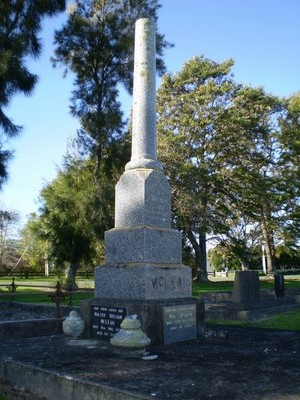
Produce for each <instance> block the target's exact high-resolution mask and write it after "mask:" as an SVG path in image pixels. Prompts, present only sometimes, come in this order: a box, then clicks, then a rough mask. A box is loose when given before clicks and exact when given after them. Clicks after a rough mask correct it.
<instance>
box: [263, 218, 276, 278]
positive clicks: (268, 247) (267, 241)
mask: <svg viewBox="0 0 300 400" xmlns="http://www.w3.org/2000/svg"><path fill="white" fill-rule="evenodd" d="M261 229H262V235H263V241H264V246H265V251H266V264H267V275H272V274H273V273H274V272H275V243H274V234H273V230H271V229H268V227H267V224H266V221H263V222H262V223H261Z"/></svg>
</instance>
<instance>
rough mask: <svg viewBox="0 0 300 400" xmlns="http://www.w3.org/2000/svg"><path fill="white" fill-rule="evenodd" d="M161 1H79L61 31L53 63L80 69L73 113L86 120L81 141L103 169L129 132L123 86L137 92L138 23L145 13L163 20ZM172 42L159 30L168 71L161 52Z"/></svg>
mask: <svg viewBox="0 0 300 400" xmlns="http://www.w3.org/2000/svg"><path fill="white" fill-rule="evenodd" d="M159 7H160V5H159V2H158V1H157V0H110V1H107V0H87V1H81V0H77V1H76V2H75V3H74V4H72V6H71V8H70V9H69V18H68V21H67V23H66V24H65V26H64V27H63V28H62V29H61V30H60V31H57V32H56V34H55V43H56V45H57V47H56V50H55V57H54V58H53V65H54V66H57V65H63V66H65V68H66V72H67V71H72V72H73V73H74V74H75V77H76V78H75V89H74V91H73V94H72V98H71V112H72V114H73V115H74V116H76V117H78V118H79V119H80V123H81V129H80V130H79V132H78V138H77V139H78V143H79V145H80V146H81V149H82V150H83V152H84V153H85V154H86V153H87V154H91V156H92V157H94V158H95V159H96V161H97V167H98V168H100V166H99V165H100V163H101V162H106V161H107V160H108V163H109V164H110V163H111V160H110V159H109V155H111V153H109V152H108V153H109V154H107V149H108V148H109V147H110V145H111V144H112V143H114V142H118V140H119V139H120V138H122V137H123V136H124V122H123V120H122V112H121V108H120V107H121V105H120V103H119V101H118V93H119V88H120V85H123V86H124V87H125V89H126V90H127V91H128V92H129V93H131V91H132V79H133V78H132V77H133V48H134V46H133V43H134V23H135V20H136V19H137V18H138V17H140V16H150V17H152V18H153V19H155V20H156V19H157V15H156V14H157V9H158V8H159ZM167 46H168V43H167V42H165V41H164V38H163V36H162V35H160V34H158V33H157V54H158V58H157V67H158V71H159V72H160V73H163V72H164V71H165V66H164V63H163V61H162V58H161V55H162V53H163V49H164V48H165V47H167Z"/></svg>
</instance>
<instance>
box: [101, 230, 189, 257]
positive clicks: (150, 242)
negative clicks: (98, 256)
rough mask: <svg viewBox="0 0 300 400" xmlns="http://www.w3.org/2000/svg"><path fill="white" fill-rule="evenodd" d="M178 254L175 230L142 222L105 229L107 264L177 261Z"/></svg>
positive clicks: (178, 243) (178, 246)
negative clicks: (154, 226)
mask: <svg viewBox="0 0 300 400" xmlns="http://www.w3.org/2000/svg"><path fill="white" fill-rule="evenodd" d="M181 258H182V255H181V234H180V232H177V231H175V230H172V229H153V228H150V227H143V226H141V227H135V228H122V229H118V228H115V229H111V230H109V231H107V232H105V260H106V264H128V263H157V264H176V263H181Z"/></svg>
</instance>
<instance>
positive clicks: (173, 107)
mask: <svg viewBox="0 0 300 400" xmlns="http://www.w3.org/2000/svg"><path fill="white" fill-rule="evenodd" d="M232 64H233V62H232V60H229V61H226V62H224V63H221V64H218V63H215V62H213V61H211V60H208V59H204V58H203V57H195V58H193V59H192V60H190V61H188V62H187V63H186V64H185V65H184V66H183V68H182V70H181V71H180V72H178V73H177V74H175V75H166V76H165V77H164V79H163V82H162V85H161V88H160V90H159V92H158V114H159V118H158V134H159V159H160V160H161V161H162V162H163V163H164V164H165V170H166V174H167V175H168V176H169V178H170V181H171V186H172V189H173V206H172V207H173V212H174V222H175V225H176V227H177V228H178V229H179V230H181V231H182V232H183V234H184V236H185V238H186V240H188V241H189V242H190V243H191V245H192V246H193V250H194V253H195V259H196V266H195V275H196V276H197V278H198V280H201V281H206V280H207V265H206V239H207V237H206V236H207V234H209V233H212V232H216V231H218V232H223V231H224V230H226V226H225V225H224V222H223V221H224V214H226V215H227V213H228V212H229V211H228V208H227V206H226V204H227V203H228V202H225V200H223V199H224V197H225V196H226V175H225V174H224V171H225V169H224V165H226V163H227V161H228V158H227V157H226V154H228V153H229V151H230V150H231V149H232V147H233V144H232V142H231V141H230V138H229V137H228V136H227V135H226V134H224V130H226V126H227V130H228V131H230V130H229V129H228V126H229V124H228V123H226V120H227V118H228V117H227V114H228V111H227V109H228V107H230V105H231V102H232V97H233V95H234V93H235V92H236V90H237V89H238V86H237V85H236V84H235V83H234V82H233V80H232V78H231V76H230V69H231V67H232Z"/></svg>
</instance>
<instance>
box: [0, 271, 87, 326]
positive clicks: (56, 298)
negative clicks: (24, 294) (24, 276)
mask: <svg viewBox="0 0 300 400" xmlns="http://www.w3.org/2000/svg"><path fill="white" fill-rule="evenodd" d="M0 287H5V288H6V289H8V292H9V293H11V301H13V300H14V294H15V293H16V291H17V288H18V287H30V288H39V289H40V288H44V289H50V290H51V289H52V292H51V293H49V294H48V297H49V298H50V300H51V301H52V302H53V303H54V304H55V317H56V318H61V312H60V305H61V303H62V302H63V301H64V300H65V299H67V300H68V306H72V305H73V295H74V294H75V293H86V292H88V290H63V289H62V287H61V284H60V282H59V281H57V283H56V286H45V285H27V284H17V283H16V282H15V277H13V278H12V281H11V283H10V284H0Z"/></svg>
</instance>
